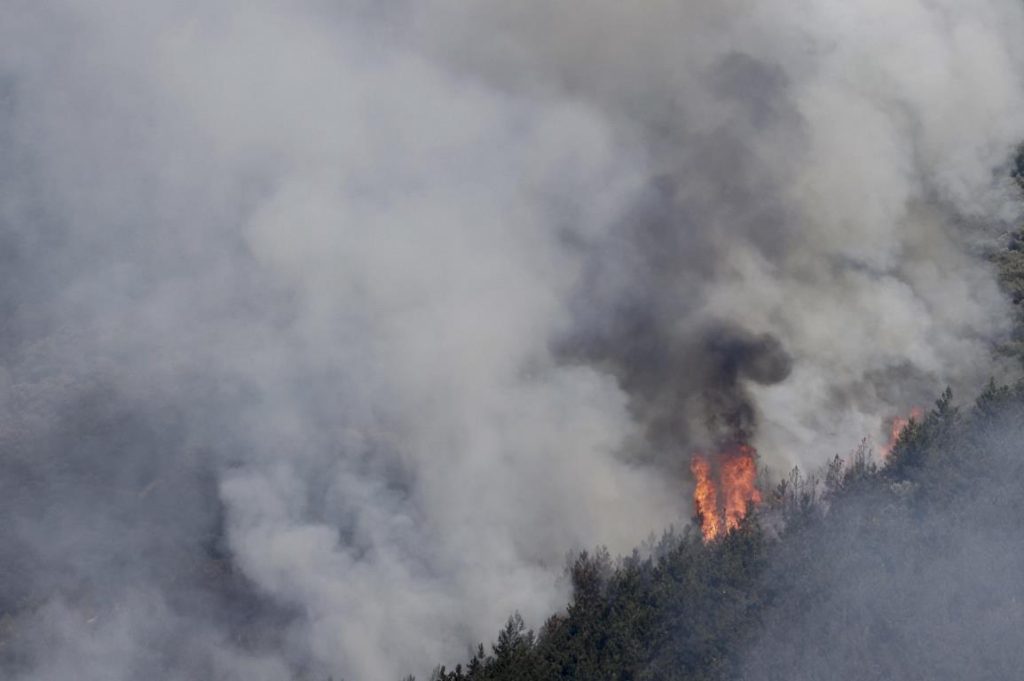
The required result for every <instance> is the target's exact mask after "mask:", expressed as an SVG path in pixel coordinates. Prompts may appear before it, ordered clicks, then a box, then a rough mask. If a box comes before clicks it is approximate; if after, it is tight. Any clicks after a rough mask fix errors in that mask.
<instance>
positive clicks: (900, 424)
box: [881, 407, 924, 459]
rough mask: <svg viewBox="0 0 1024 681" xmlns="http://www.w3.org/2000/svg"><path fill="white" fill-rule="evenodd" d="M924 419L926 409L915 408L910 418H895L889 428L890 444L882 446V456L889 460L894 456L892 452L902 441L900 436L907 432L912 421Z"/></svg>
mask: <svg viewBox="0 0 1024 681" xmlns="http://www.w3.org/2000/svg"><path fill="white" fill-rule="evenodd" d="M923 417H924V409H922V408H921V407H914V408H913V409H911V410H910V416H909V417H907V418H903V417H901V416H897V417H895V418H893V420H892V425H891V426H890V427H889V442H887V443H886V444H884V445H882V448H881V454H882V458H883V459H888V458H889V455H890V454H892V450H893V449H895V448H896V443H897V442H899V441H900V435H902V434H903V431H904V430H906V428H907V426H909V425H910V422H911V421H920V420H921V419H922V418H923Z"/></svg>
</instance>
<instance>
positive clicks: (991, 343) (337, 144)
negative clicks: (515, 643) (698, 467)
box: [0, 0, 1024, 681]
mask: <svg viewBox="0 0 1024 681" xmlns="http://www.w3.org/2000/svg"><path fill="white" fill-rule="evenodd" d="M1021 35H1024V8H1022V7H1021V6H1020V5H1019V3H1018V2H1016V1H1015V0H970V1H966V2H965V1H964V0H956V1H954V0H935V1H930V2H926V1H925V0H889V1H888V2H884V3H882V2H873V1H870V0H855V1H853V2H851V1H849V0H844V1H839V0H827V1H823V2H815V3H804V4H802V5H799V6H795V5H793V4H792V3H784V2H781V1H777V0H769V1H765V2H757V3H753V2H744V1H739V0H724V1H723V0H715V1H713V2H712V1H707V2H705V1H703V0H702V1H699V2H669V1H668V0H653V1H651V2H645V3H622V2H614V1H612V0H595V1H592V2H582V1H578V2H562V3H550V2H542V1H540V0H523V1H521V2H515V3H511V2H498V1H497V0H493V1H492V0H486V1H483V2H477V3H473V4H472V5H469V6H468V5H467V4H466V3H463V2H459V1H457V0H425V1H423V2H418V3H406V2H397V1H396V2H359V1H355V2H344V1H339V2H325V1H323V0H307V1H300V2H291V3H274V2H269V1H267V0H255V1H253V0H248V1H246V2H241V0H214V1H208V2H202V3H193V2H185V3H182V2H148V3H134V2H126V1H122V0H91V1H90V2H67V1H66V0H31V1H29V0H13V1H12V2H9V3H7V5H6V6H5V11H4V20H3V22H0V257H2V258H3V260H2V262H3V267H2V268H0V310H2V313H3V317H2V320H3V324H2V325H0V442H2V443H3V449H2V450H0V467H2V468H0V513H2V517H3V518H4V523H3V524H2V525H0V540H2V541H0V608H2V613H0V617H2V618H3V619H0V657H2V664H3V665H4V667H3V669H4V675H5V676H6V677H8V678H13V679H18V680H19V681H22V680H28V679H33V680H35V679H65V678H71V677H74V678H78V679H83V680H86V681H88V680H91V679H96V680H99V679H102V680H104V681H110V680H116V679H136V678H144V677H153V678H167V679H176V678H195V677H196V676H201V677H205V678H227V679H235V678H239V679H241V678H245V679H247V680H249V679H280V678H286V677H287V676H288V675H292V674H307V675H313V676H315V675H317V674H320V675H324V676H326V675H327V674H329V673H330V674H334V675H336V676H337V675H343V676H345V677H346V678H350V679H371V680H375V679H394V678H397V677H398V676H400V675H401V674H403V673H407V672H410V671H416V672H419V673H423V672H424V670H426V669H427V668H429V666H431V665H432V664H434V663H435V662H438V661H445V660H449V659H453V658H455V657H459V656H462V655H463V654H464V652H465V649H466V646H467V645H469V644H472V643H474V642H475V641H478V640H481V639H485V638H487V637H488V636H489V635H490V633H491V630H492V629H493V628H494V626H495V623H497V622H500V621H501V620H502V619H503V618H504V617H506V616H507V615H508V614H509V613H510V612H511V611H513V610H516V609H518V610H520V611H522V613H523V615H524V616H525V617H526V619H527V620H528V621H530V622H532V623H537V622H539V621H540V620H541V619H542V618H543V617H544V616H545V615H547V614H549V613H550V612H552V611H554V610H555V609H556V608H557V607H559V605H560V604H561V603H562V602H564V599H565V597H566V593H565V589H566V585H565V584H564V583H563V582H562V581H561V580H560V579H559V575H560V573H561V569H562V565H563V560H564V556H565V553H566V551H568V550H570V549H572V548H574V547H581V546H592V545H594V544H599V543H601V544H606V545H608V546H609V547H610V548H611V549H612V550H613V551H620V550H627V549H629V548H630V547H632V546H633V545H635V544H636V543H637V541H638V540H640V539H641V538H643V537H644V536H646V535H647V534H648V533H649V532H650V531H652V530H656V529H658V528H660V527H663V526H665V525H667V524H668V523H671V522H673V521H679V520H680V518H688V517H689V515H690V513H691V508H690V502H689V491H690V485H691V484H692V483H691V482H690V481H689V477H688V476H689V469H688V455H689V453H690V451H691V450H692V448H694V447H698V446H703V445H704V444H706V443H708V442H710V441H715V440H721V439H729V438H742V439H748V440H750V441H751V442H752V443H753V444H755V445H756V446H757V448H758V450H759V451H760V452H761V454H762V456H763V457H764V460H765V461H767V462H768V463H772V464H776V465H783V466H787V467H788V466H789V465H791V464H792V463H794V462H800V463H808V462H818V461H822V460H824V459H825V458H827V457H829V456H831V455H832V454H834V453H835V452H836V451H847V450H848V449H849V448H850V447H851V446H852V445H853V444H855V443H856V442H857V441H859V440H860V439H861V438H863V437H871V438H875V439H883V438H884V436H885V433H884V432H883V425H884V421H885V419H886V418H887V417H889V416H891V415H893V414H897V413H905V412H906V410H907V409H908V408H909V407H910V406H913V405H916V404H922V403H927V401H928V400H929V399H930V398H931V397H932V396H933V395H934V393H935V392H937V391H938V389H939V388H941V387H943V386H945V385H946V384H952V385H953V386H954V388H955V389H956V390H959V391H960V392H961V394H964V393H965V392H966V393H968V394H969V392H970V389H971V388H972V387H974V386H977V385H980V384H981V383H982V382H983V380H984V379H986V378H987V377H988V375H989V374H991V373H993V372H995V371H996V370H997V368H996V367H995V365H994V364H993V361H994V360H993V350H994V349H995V348H996V347H997V346H998V345H999V343H1000V342H1002V339H1003V337H1004V335H1005V334H1006V332H1007V325H1008V320H1009V315H1008V314H1007V313H1006V310H1005V309H1004V301H1003V298H1002V297H1001V295H1000V293H999V290H998V288H997V285H996V283H995V280H994V277H993V275H992V272H991V271H990V268H989V267H988V266H987V265H986V264H985V261H984V259H983V257H981V256H982V255H983V254H984V253H985V250H986V248H988V247H990V246H991V245H992V244H993V243H995V242H996V240H997V239H998V237H999V235H1000V234H1001V233H1002V231H1004V230H1005V229H1006V225H1008V224H1010V223H1011V222H1012V220H1013V219H1015V217H1016V216H1017V212H1018V208H1019V207H1018V206H1017V205H1016V204H1015V203H1014V202H1013V201H1012V200H1011V198H1010V197H1011V194H1010V192H1009V191H1008V187H1007V186H1006V185H1007V184H1008V183H1009V182H1010V180H1009V173H1008V159H1009V157H1010V153H1011V151H1012V149H1013V147H1014V145H1015V144H1016V143H1017V142H1018V141H1019V140H1020V139H1022V138H1024V118H1022V117H1021V116H1020V115H1019V114H1020V112H1021V111H1022V110H1024V107H1022V105H1024V42H1022V41H1021V40H1020V36H1021ZM1000 370H1001V369H1000Z"/></svg>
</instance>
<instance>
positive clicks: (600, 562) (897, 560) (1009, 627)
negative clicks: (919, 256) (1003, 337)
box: [410, 156, 1024, 681]
mask: <svg viewBox="0 0 1024 681" xmlns="http://www.w3.org/2000/svg"><path fill="white" fill-rule="evenodd" d="M1022 159H1024V157H1022V156H1018V161H1017V177H1018V179H1019V178H1020V176H1021V175H1020V172H1021V168H1022ZM991 258H992V260H993V262H994V263H995V265H996V266H997V267H998V269H999V273H1000V279H1001V283H1002V285H1003V287H1004V289H1005V291H1006V292H1007V294H1008V295H1009V296H1010V297H1011V299H1012V301H1013V303H1014V305H1015V306H1016V307H1015V310H1016V314H1017V315H1018V317H1017V319H1016V322H1015V333H1014V340H1013V342H1012V343H1011V344H1010V345H1008V346H1005V347H1002V348H999V349H998V352H1000V353H1003V354H1006V355H1011V356H1016V357H1018V358H1019V357H1021V350H1020V343H1021V341H1022V339H1024V323H1022V318H1021V317H1020V316H1019V315H1020V312H1021V310H1022V309H1024V308H1022V307H1021V302H1022V300H1024V234H1022V233H1016V234H1012V235H1009V237H1008V238H1007V246H1006V248H1005V249H1004V250H1000V251H999V252H998V253H996V254H994V255H992V256H991ZM762 477H767V472H765V473H764V474H763V475H762ZM1022 491H1024V382H1019V381H1015V382H1011V384H1009V385H1004V384H1001V383H999V382H997V381H996V380H995V379H993V380H992V381H991V382H990V383H989V385H988V386H987V387H986V388H985V389H984V391H982V392H981V394H980V396H978V397H977V399H976V400H975V401H974V402H973V403H972V404H967V405H959V404H958V403H957V402H956V401H955V396H954V395H953V394H952V392H951V391H950V390H948V389H947V390H946V391H945V392H944V393H943V394H942V395H941V396H938V399H937V400H936V402H935V404H934V406H933V407H932V408H931V409H930V410H929V411H927V412H926V413H925V414H923V415H922V416H921V417H920V418H918V419H913V420H911V421H910V422H909V424H908V425H907V426H906V427H905V428H903V429H902V431H901V432H900V433H899V437H898V440H897V442H896V443H895V446H894V448H893V449H892V451H891V452H889V453H888V456H887V457H884V458H883V457H882V456H881V455H880V454H879V453H878V452H873V451H872V449H871V447H870V446H869V445H868V444H867V443H866V442H863V443H861V445H860V446H859V447H858V448H857V449H856V450H854V451H853V452H851V453H849V454H848V455H845V456H843V455H838V454H837V455H835V457H834V458H833V459H832V460H831V461H830V463H829V464H828V465H827V466H826V467H825V468H823V469H821V470H814V471H801V470H799V469H793V470H792V471H791V472H790V473H789V474H788V476H785V477H784V479H783V480H782V481H781V482H779V483H778V484H777V485H776V486H775V487H774V489H772V490H771V491H770V493H768V494H766V495H765V499H764V502H763V503H762V504H761V505H760V506H759V507H758V508H756V509H753V511H754V512H752V513H750V514H748V515H747V517H746V518H745V520H744V522H743V523H742V525H741V526H740V527H739V528H738V529H736V530H734V531H731V532H729V533H728V534H726V535H725V536H724V537H723V538H720V539H717V540H714V541H712V542H707V543H706V542H705V541H703V540H702V537H701V533H700V531H699V529H696V528H695V526H690V527H686V528H684V529H682V530H678V529H670V530H669V531H667V532H665V533H664V534H663V535H662V536H661V538H660V539H657V540H655V539H653V538H652V540H651V541H650V542H648V545H646V546H644V547H642V548H639V549H637V550H636V551H634V552H633V554H632V555H630V556H625V557H612V556H610V555H609V553H608V551H607V550H604V549H601V548H598V549H596V550H594V551H588V552H583V553H580V554H579V555H577V556H575V559H574V560H572V561H571V565H570V566H569V567H568V568H567V572H568V574H569V576H570V577H571V581H572V587H573V595H572V599H571V601H570V602H569V603H568V605H567V606H566V608H565V611H564V612H561V613H558V614H555V615H552V616H551V617H550V618H549V619H548V620H547V621H546V622H545V623H544V624H543V626H542V627H540V629H539V631H533V630H528V629H527V628H526V626H525V625H524V622H523V619H522V617H520V615H519V614H518V613H516V614H513V615H512V616H511V617H510V618H509V619H508V621H507V622H506V624H505V625H504V627H503V628H501V630H500V631H499V632H498V634H497V637H496V639H495V640H494V642H493V643H491V645H490V646H484V645H483V644H481V645H480V646H479V647H478V649H477V650H475V651H470V654H469V656H468V659H467V660H466V661H465V662H462V663H458V664H456V665H454V667H448V666H439V667H437V668H436V669H435V671H434V673H433V674H432V676H431V680H432V681H482V680H487V681H525V680H537V681H540V680H542V679H581V680H582V679H587V680H607V681H613V680H616V681H631V680H637V681H639V680H642V679H643V680H652V681H653V680H656V679H666V680H668V679H677V680H680V681H684V680H686V681H690V680H693V681H711V680H715V679H723V680H724V679H750V680H760V679H764V680H770V681H776V680H778V681H783V680H789V679H821V680H825V679H841V680H842V679H851V680H852V679H862V680H878V681H883V680H890V679H933V680H934V679H950V680H953V679H967V678H970V679H1010V678H1017V677H1019V673H1020V672H1019V670H1020V669H1021V668H1024V652H1022V647H1021V644H1022V643H1024V633H1022V632H1024V580H1021V579H1020V575H1021V574H1024V502H1022V498H1021V492H1022ZM695 522H696V521H695ZM410 678H412V677H410Z"/></svg>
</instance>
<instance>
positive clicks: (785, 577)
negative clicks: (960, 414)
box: [742, 395, 1024, 681]
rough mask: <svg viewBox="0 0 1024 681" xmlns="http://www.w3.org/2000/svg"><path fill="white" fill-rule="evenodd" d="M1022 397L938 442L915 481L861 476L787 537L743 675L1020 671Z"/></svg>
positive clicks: (940, 675)
mask: <svg viewBox="0 0 1024 681" xmlns="http://www.w3.org/2000/svg"><path fill="white" fill-rule="evenodd" d="M1014 400H1015V401H1014V402H1011V404H1010V407H1009V408H1007V407H1006V406H1005V405H1004V406H1002V407H1000V408H998V409H991V407H990V408H989V409H987V410H984V411H987V412H988V413H987V414H980V413H978V412H975V413H974V414H973V415H972V416H971V417H970V421H971V423H970V425H969V426H967V427H965V428H962V429H958V430H962V431H966V433H965V434H963V435H959V436H958V437H955V438H947V439H951V440H952V442H943V443H942V444H939V445H937V446H936V445H932V447H931V448H930V456H931V459H930V460H929V461H928V462H927V464H926V465H925V466H924V467H923V468H922V469H920V470H917V471H914V472H913V475H912V476H911V478H912V479H911V481H902V482H899V483H892V484H891V486H887V485H885V484H884V483H882V484H872V485H861V486H860V489H859V490H858V489H857V487H856V485H854V486H852V489H851V490H850V491H848V492H847V493H845V494H844V495H843V496H842V497H841V498H840V499H838V500H836V501H835V503H833V505H832V507H831V508H830V509H829V513H828V517H827V518H825V519H824V520H823V521H821V522H816V523H810V524H805V526H804V527H803V528H802V529H799V530H797V531H796V532H795V533H794V536H792V537H789V539H791V540H792V541H787V542H780V543H779V545H777V546H776V549H777V550H775V551H774V552H773V555H772V558H771V560H770V562H769V565H770V567H769V569H768V570H767V572H766V574H765V575H764V579H765V580H766V585H768V591H767V593H769V594H770V597H769V599H768V605H767V607H766V608H765V609H764V611H763V623H762V626H760V627H759V630H758V632H757V636H756V640H755V641H754V642H753V644H752V645H751V646H750V650H749V651H747V652H746V654H745V657H744V665H745V669H744V670H743V671H744V673H743V676H742V677H743V678H751V679H797V680H800V681H803V680H805V679H806V680H810V679H837V680H840V681H845V680H846V679H893V678H920V679H936V680H938V681H946V680H947V679H948V680H952V679H963V678H974V679H1003V678H1008V677H1012V676H1014V675H1015V674H1016V670H1017V669H1020V666H1021V664H1022V662H1024V656H1022V651H1021V646H1020V627H1021V619H1022V617H1021V609H1020V602H1021V599H1022V598H1024V594H1022V593H1021V586H1020V579H1019V577H1018V575H1019V574H1020V570H1021V568H1022V567H1024V565H1022V563H1024V544H1022V537H1021V532H1020V514H1019V512H1018V511H1017V510H1016V508H1017V506H1018V499H1019V496H1020V488H1021V483H1022V473H1024V470H1022V468H1021V463H1020V462H1021V445H1020V442H1021V435H1022V433H1021V425H1020V424H1021V410H1020V403H1019V401H1016V400H1019V395H1017V396H1016V397H1015V398H1014ZM979 411H982V410H979Z"/></svg>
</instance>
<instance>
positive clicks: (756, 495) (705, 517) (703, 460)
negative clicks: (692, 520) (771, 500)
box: [690, 445, 761, 541]
mask: <svg viewBox="0 0 1024 681" xmlns="http://www.w3.org/2000/svg"><path fill="white" fill-rule="evenodd" d="M715 469H717V473H718V475H717V478H718V479H717V486H716V480H715V475H714V472H715ZM690 470H691V471H692V472H693V477H694V478H695V479H696V481H697V487H696V489H695V490H694V492H693V502H694V507H695V509H696V512H697V517H698V518H699V519H700V524H701V528H700V529H701V534H702V535H703V537H704V541H711V540H712V539H715V538H716V537H718V536H720V535H721V534H723V533H724V532H728V531H730V530H735V529H736V528H737V527H739V526H740V522H741V521H742V520H743V518H744V517H745V516H746V515H747V508H748V506H749V505H750V504H752V503H753V504H758V503H761V492H760V490H758V489H757V451H756V450H755V449H754V448H753V447H751V446H749V445H738V446H736V447H732V448H730V449H727V450H725V451H722V452H719V453H718V454H717V455H715V457H714V461H712V460H711V459H709V458H707V457H705V456H703V455H701V454H695V455H694V456H693V460H692V461H691V462H690Z"/></svg>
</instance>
